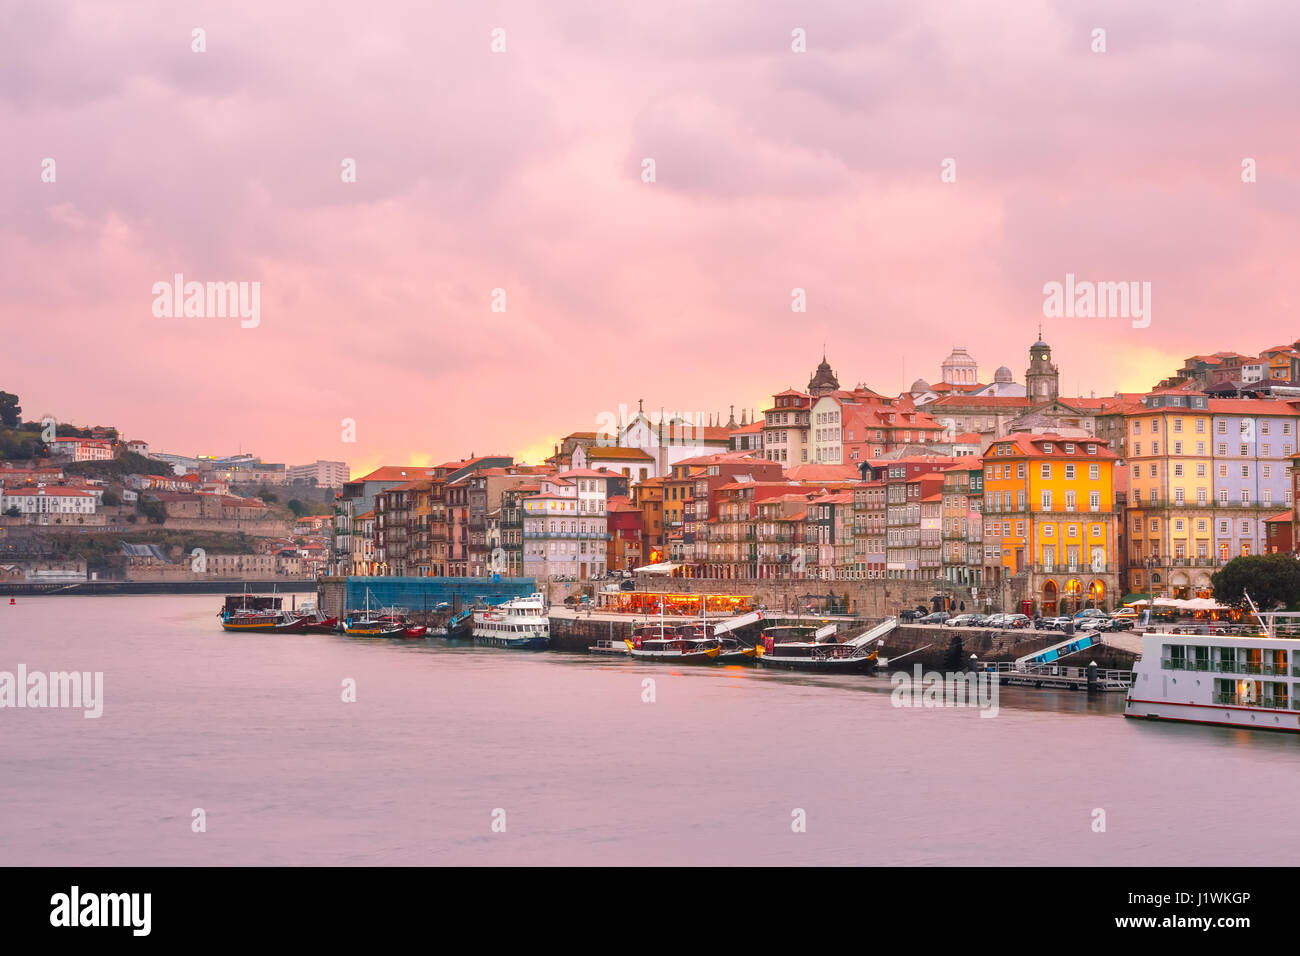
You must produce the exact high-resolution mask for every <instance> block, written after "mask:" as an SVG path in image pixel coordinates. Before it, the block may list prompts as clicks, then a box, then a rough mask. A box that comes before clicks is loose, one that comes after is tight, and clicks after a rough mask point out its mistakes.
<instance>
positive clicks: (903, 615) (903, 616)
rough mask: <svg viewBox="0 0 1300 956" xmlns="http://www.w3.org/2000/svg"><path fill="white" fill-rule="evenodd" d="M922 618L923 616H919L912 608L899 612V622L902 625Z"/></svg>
mask: <svg viewBox="0 0 1300 956" xmlns="http://www.w3.org/2000/svg"><path fill="white" fill-rule="evenodd" d="M920 616H921V615H919V614H917V613H916V611H915V610H914V609H912V608H910V607H908V608H903V610H901V611H899V612H898V620H899V621H900V622H902V623H907V622H908V621H915V620H917V619H918V618H919V617H920Z"/></svg>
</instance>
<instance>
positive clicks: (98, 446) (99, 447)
mask: <svg viewBox="0 0 1300 956" xmlns="http://www.w3.org/2000/svg"><path fill="white" fill-rule="evenodd" d="M50 448H51V449H52V451H53V453H54V454H55V455H56V456H58V457H60V458H71V459H72V460H73V461H109V460H111V459H112V457H113V444H112V442H107V441H101V440H99V439H97V438H56V439H54V441H53V442H52V443H51V445H50Z"/></svg>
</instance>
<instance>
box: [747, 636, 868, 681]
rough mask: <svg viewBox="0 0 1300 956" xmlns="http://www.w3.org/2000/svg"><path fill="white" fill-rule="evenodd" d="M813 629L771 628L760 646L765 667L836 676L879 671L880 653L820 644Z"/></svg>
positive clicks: (862, 648)
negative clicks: (878, 654)
mask: <svg viewBox="0 0 1300 956" xmlns="http://www.w3.org/2000/svg"><path fill="white" fill-rule="evenodd" d="M815 633H816V631H815V629H814V628H811V627H797V626H796V627H769V628H767V629H766V630H764V631H763V642H762V643H761V644H760V645H759V646H758V655H757V656H758V662H759V663H760V664H762V665H763V666H764V667H784V668H787V669H790V670H805V671H819V672H822V673H834V674H841V673H845V674H849V673H854V674H859V673H860V674H870V673H874V671H875V669H876V653H877V652H876V651H868V650H867V649H866V648H865V647H863V646H859V645H856V644H847V643H838V642H836V641H834V640H821V641H819V640H817V639H816V637H815V636H814V635H815Z"/></svg>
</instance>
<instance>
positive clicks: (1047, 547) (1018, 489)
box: [983, 434, 1119, 617]
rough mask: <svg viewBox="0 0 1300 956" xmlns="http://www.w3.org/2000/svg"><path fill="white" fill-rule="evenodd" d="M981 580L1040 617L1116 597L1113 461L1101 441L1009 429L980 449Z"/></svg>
mask: <svg viewBox="0 0 1300 956" xmlns="http://www.w3.org/2000/svg"><path fill="white" fill-rule="evenodd" d="M983 460H984V544H985V584H986V586H987V587H989V588H990V589H991V590H992V593H993V594H995V595H997V596H998V597H999V598H1000V599H1001V605H1002V609H1003V610H1005V611H1019V610H1021V609H1022V607H1023V604H1024V602H1027V601H1028V602H1032V604H1033V605H1034V608H1033V609H1034V610H1035V611H1036V612H1037V613H1040V614H1042V615H1043V616H1045V617H1047V616H1053V615H1057V614H1067V613H1070V612H1072V611H1076V610H1078V609H1080V608H1083V607H1103V606H1105V605H1106V604H1107V603H1108V602H1111V603H1113V602H1114V601H1115V600H1116V599H1117V598H1118V597H1119V594H1117V593H1114V592H1115V590H1116V588H1117V587H1118V586H1119V575H1118V573H1117V543H1116V542H1117V534H1118V527H1117V523H1116V522H1117V519H1118V515H1117V514H1116V511H1115V462H1116V458H1115V455H1114V453H1113V452H1111V451H1110V450H1109V449H1108V448H1107V447H1106V442H1105V441H1104V440H1102V439H1098V438H1091V437H1084V438H1070V437H1063V436H1060V435H1033V434H1016V435H1011V436H1009V437H1007V438H1005V439H1001V440H999V441H995V442H994V443H993V444H992V445H990V446H989V447H988V449H987V450H986V451H985V453H984V459H983Z"/></svg>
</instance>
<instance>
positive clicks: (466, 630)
mask: <svg viewBox="0 0 1300 956" xmlns="http://www.w3.org/2000/svg"><path fill="white" fill-rule="evenodd" d="M443 630H444V635H443V636H444V637H446V638H447V639H448V640H452V641H455V640H461V639H463V638H467V637H469V636H470V634H471V632H472V631H473V630H474V608H473V607H467V608H465V609H464V610H462V611H459V612H457V613H456V614H453V615H452V616H451V618H450V619H449V620H448V621H447V625H446V627H445V628H443Z"/></svg>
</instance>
